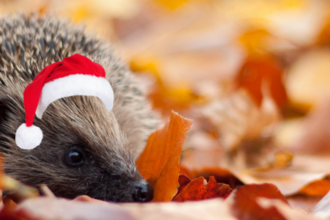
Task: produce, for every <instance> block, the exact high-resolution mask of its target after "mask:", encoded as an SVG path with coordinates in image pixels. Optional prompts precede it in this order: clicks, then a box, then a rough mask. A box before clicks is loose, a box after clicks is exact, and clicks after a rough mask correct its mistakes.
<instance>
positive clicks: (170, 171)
mask: <svg viewBox="0 0 330 220" xmlns="http://www.w3.org/2000/svg"><path fill="white" fill-rule="evenodd" d="M191 124H192V121H191V120H188V119H185V118H183V117H181V116H179V115H178V114H177V113H175V112H172V115H171V119H170V122H169V123H167V124H166V125H165V127H164V128H162V129H160V130H157V131H156V132H154V133H153V134H151V135H150V136H149V139H148V142H147V146H146V148H145V149H144V151H143V152H142V154H141V155H140V157H139V159H138V160H137V161H136V166H137V168H138V170H139V172H140V173H141V175H142V176H143V177H144V178H145V179H146V180H147V181H148V182H149V184H150V185H151V186H152V187H153V188H154V191H155V193H154V199H153V201H171V200H172V198H173V196H174V195H175V194H176V192H177V187H178V186H179V184H178V178H179V172H180V155H181V151H182V146H183V142H184V140H185V138H186V133H187V132H188V130H189V129H190V126H191Z"/></svg>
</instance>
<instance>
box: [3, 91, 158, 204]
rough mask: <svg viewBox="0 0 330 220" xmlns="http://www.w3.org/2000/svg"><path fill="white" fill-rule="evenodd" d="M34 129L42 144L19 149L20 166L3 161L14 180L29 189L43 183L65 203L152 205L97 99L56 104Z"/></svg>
mask: <svg viewBox="0 0 330 220" xmlns="http://www.w3.org/2000/svg"><path fill="white" fill-rule="evenodd" d="M19 123H21V122H19ZM19 123H18V124H19ZM34 124H35V125H36V126H38V127H40V128H41V130H42V131H43V135H44V137H43V140H42V142H41V144H40V145H39V146H38V147H36V148H35V149H33V150H30V151H26V150H21V149H19V152H20V153H19V154H20V156H19V157H21V159H20V160H18V159H17V158H12V157H10V155H9V156H8V160H9V161H7V162H8V163H9V164H10V163H15V164H16V165H15V166H14V167H17V168H18V169H17V170H13V168H10V167H8V168H7V170H6V171H8V173H9V174H10V175H12V176H13V177H14V178H17V179H18V180H20V181H22V182H24V183H26V184H29V185H35V186H37V185H38V184H41V183H45V184H47V185H48V187H49V188H50V189H51V190H52V191H53V192H54V193H55V195H57V196H60V197H66V198H74V197H76V196H78V195H88V196H91V197H93V198H97V199H102V200H109V201H118V202H129V201H140V202H144V201H150V200H151V199H152V197H153V189H152V187H151V186H150V185H149V184H148V183H147V182H146V180H144V179H143V178H142V177H141V176H140V174H139V172H138V171H137V169H136V166H135V162H134V160H133V159H132V157H131V154H130V151H129V149H125V137H124V135H123V133H122V131H121V130H120V127H119V125H118V122H117V120H116V118H115V116H114V114H113V113H112V112H108V111H107V110H106V108H105V107H104V105H103V103H102V102H101V101H100V100H99V99H98V98H95V97H78V96H76V97H69V98H64V99H61V100H58V101H56V102H54V103H53V104H51V105H50V106H49V107H48V108H47V110H46V111H45V113H44V115H43V117H42V119H35V121H34ZM6 159H7V158H6ZM20 169H21V170H20Z"/></svg>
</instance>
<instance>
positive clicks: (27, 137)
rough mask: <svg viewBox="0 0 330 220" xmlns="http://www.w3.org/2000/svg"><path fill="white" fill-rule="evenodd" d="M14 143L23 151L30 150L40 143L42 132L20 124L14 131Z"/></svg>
mask: <svg viewBox="0 0 330 220" xmlns="http://www.w3.org/2000/svg"><path fill="white" fill-rule="evenodd" d="M15 141H16V144H17V146H19V147H20V148H22V149H25V150H31V149H33V148H35V147H37V146H39V144H40V143H41V141H42V131H41V129H40V128H39V127H37V126H34V125H32V126H30V127H27V126H26V124H25V123H23V124H21V126H19V127H18V129H17V131H16V137H15Z"/></svg>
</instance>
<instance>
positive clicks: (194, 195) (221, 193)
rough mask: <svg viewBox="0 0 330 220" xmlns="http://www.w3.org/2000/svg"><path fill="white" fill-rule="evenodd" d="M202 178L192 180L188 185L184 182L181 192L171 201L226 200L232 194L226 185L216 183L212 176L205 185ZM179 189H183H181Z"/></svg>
mask: <svg viewBox="0 0 330 220" xmlns="http://www.w3.org/2000/svg"><path fill="white" fill-rule="evenodd" d="M205 183H206V180H205V179H204V178H203V177H199V178H197V179H194V180H193V181H191V182H190V183H188V184H187V183H186V182H184V185H181V186H180V188H179V191H181V192H180V193H179V194H178V195H177V196H175V197H174V198H173V201H176V202H184V201H189V200H190V201H194V200H203V199H211V198H217V197H221V198H227V196H228V195H229V194H230V193H231V192H232V189H231V188H230V186H228V185H227V184H222V183H217V181H216V180H215V178H214V177H213V176H211V177H210V180H209V182H208V183H207V184H205ZM181 187H184V188H183V189H181Z"/></svg>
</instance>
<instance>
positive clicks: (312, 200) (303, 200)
mask: <svg viewBox="0 0 330 220" xmlns="http://www.w3.org/2000/svg"><path fill="white" fill-rule="evenodd" d="M286 199H287V201H288V203H289V205H290V207H291V208H293V209H295V210H302V211H305V212H308V213H310V212H312V211H313V209H314V208H315V206H316V204H317V203H318V202H319V201H320V200H321V199H322V197H321V196H317V197H315V196H313V197H311V196H305V195H293V196H288V197H286Z"/></svg>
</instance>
